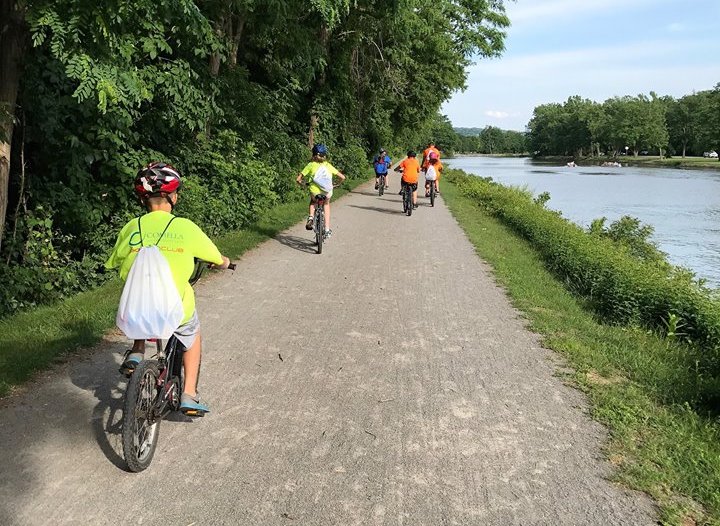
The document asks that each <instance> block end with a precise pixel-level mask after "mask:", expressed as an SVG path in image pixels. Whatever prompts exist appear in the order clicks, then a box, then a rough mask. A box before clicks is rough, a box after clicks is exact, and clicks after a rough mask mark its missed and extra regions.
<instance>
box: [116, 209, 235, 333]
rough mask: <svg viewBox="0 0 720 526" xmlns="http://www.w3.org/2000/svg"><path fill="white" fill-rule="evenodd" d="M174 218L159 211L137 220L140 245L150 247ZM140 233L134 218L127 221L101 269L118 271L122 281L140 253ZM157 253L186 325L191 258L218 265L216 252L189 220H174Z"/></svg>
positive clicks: (191, 308) (191, 297)
mask: <svg viewBox="0 0 720 526" xmlns="http://www.w3.org/2000/svg"><path fill="white" fill-rule="evenodd" d="M173 217H174V216H173V215H172V214H171V213H169V212H165V211H162V210H156V211H155V212H149V213H147V214H145V215H144V216H142V217H140V218H139V220H140V230H141V231H142V245H143V246H150V245H154V244H155V243H156V242H157V240H158V238H159V237H160V234H162V232H163V230H165V227H166V226H167V224H168V222H169V221H170V220H171V219H172V218H173ZM140 243H141V241H140V231H139V230H138V219H137V218H136V219H132V220H131V221H129V222H128V223H127V224H126V225H125V226H124V227H123V228H122V230H120V233H119V234H118V238H117V241H116V242H115V248H113V251H112V254H110V257H109V258H108V260H107V261H106V262H105V268H108V269H113V268H119V269H120V277H121V278H122V279H126V278H127V275H128V273H129V272H130V267H131V266H132V264H133V261H135V257H136V256H137V253H138V252H139V251H140ZM158 248H159V249H160V253H161V254H162V255H163V256H165V259H167V261H168V264H169V265H170V270H171V272H172V275H173V279H174V280H175V286H176V287H177V289H178V292H179V293H180V297H181V298H182V302H183V311H184V313H185V317H184V318H183V321H182V323H186V322H187V321H188V320H189V319H190V318H191V317H192V315H193V313H194V312H195V292H194V291H193V288H192V286H191V285H190V283H188V280H189V279H190V276H192V273H193V270H194V269H195V260H194V258H198V259H202V260H204V261H208V262H210V263H215V264H216V265H222V263H223V259H222V255H221V254H220V251H219V250H218V249H217V247H216V246H215V243H213V242H212V241H211V240H210V238H209V237H207V235H206V234H205V232H203V231H202V230H200V227H199V226H197V225H196V224H195V223H193V222H192V221H190V220H189V219H185V218H183V217H176V218H175V220H174V221H173V222H172V224H171V225H170V227H169V228H168V229H167V231H166V232H165V235H163V236H162V239H160V243H159V244H158Z"/></svg>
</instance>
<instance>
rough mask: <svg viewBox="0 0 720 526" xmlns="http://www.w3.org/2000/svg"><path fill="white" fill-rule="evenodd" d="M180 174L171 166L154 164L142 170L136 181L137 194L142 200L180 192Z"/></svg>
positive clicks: (161, 163) (160, 163) (159, 163)
mask: <svg viewBox="0 0 720 526" xmlns="http://www.w3.org/2000/svg"><path fill="white" fill-rule="evenodd" d="M181 186H182V181H181V180H180V172H179V171H177V169H175V168H174V167H173V166H172V165H171V164H168V163H163V162H153V163H150V164H148V165H147V166H145V167H144V168H141V169H140V170H139V171H138V174H137V178H136V179H135V193H136V194H137V195H138V196H139V197H140V198H141V199H142V198H145V197H159V196H162V195H163V194H164V195H168V194H171V193H173V192H177V191H178V190H180V187H181Z"/></svg>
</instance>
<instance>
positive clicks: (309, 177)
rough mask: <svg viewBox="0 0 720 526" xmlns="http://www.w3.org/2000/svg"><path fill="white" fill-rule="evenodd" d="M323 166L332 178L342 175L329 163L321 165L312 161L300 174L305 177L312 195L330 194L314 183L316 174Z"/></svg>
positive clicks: (325, 162) (324, 162)
mask: <svg viewBox="0 0 720 526" xmlns="http://www.w3.org/2000/svg"><path fill="white" fill-rule="evenodd" d="M321 166H324V167H325V168H326V169H327V170H328V172H330V175H332V176H335V175H337V174H339V173H340V170H338V169H337V168H335V167H334V166H333V165H332V164H330V163H329V162H328V161H323V162H321V163H318V162H316V161H310V162H309V163H307V166H305V168H303V170H302V172H300V173H301V174H302V175H303V177H304V178H305V180H306V181H307V182H308V184H309V185H310V186H309V190H310V193H311V194H312V195H319V194H328V192H326V191H325V190H323V189H322V188H320V186H318V185H317V183H315V182H314V181H313V177H315V173H317V171H318V169H319V168H320V167H321ZM329 193H332V192H329Z"/></svg>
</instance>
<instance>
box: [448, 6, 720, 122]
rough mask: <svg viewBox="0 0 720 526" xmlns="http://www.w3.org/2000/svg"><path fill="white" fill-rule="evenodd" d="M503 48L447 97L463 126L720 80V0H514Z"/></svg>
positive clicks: (682, 91)
mask: <svg viewBox="0 0 720 526" xmlns="http://www.w3.org/2000/svg"><path fill="white" fill-rule="evenodd" d="M506 9H507V12H508V16H509V17H510V20H511V22H512V26H511V27H510V28H509V29H508V31H507V39H506V41H505V47H506V50H505V53H504V54H503V56H502V57H501V58H499V59H492V60H488V59H484V60H480V61H478V62H477V63H476V64H475V65H473V66H471V67H470V69H469V75H468V80H467V86H468V87H467V89H466V90H465V91H464V92H460V93H456V94H455V95H454V96H453V97H452V98H451V99H450V100H449V101H448V102H446V103H445V104H444V105H443V108H442V112H443V113H444V114H446V115H447V116H448V117H449V118H450V120H451V121H452V123H453V124H454V125H455V126H465V127H471V126H477V127H483V126H497V127H499V128H503V129H508V130H523V129H524V128H525V125H526V124H527V122H528V121H529V120H530V118H531V117H532V111H533V109H534V108H535V106H538V105H540V104H545V103H549V102H564V101H565V100H567V98H568V97H570V96H573V95H580V96H581V97H583V98H587V99H591V100H595V101H598V102H602V101H604V100H606V99H608V98H610V97H613V96H616V95H618V96H622V95H637V94H640V93H645V94H648V93H650V91H655V92H656V93H657V94H658V95H671V96H673V97H681V96H683V95H686V94H689V93H692V92H693V91H702V90H706V89H711V88H713V87H714V86H715V85H716V84H717V83H720V22H719V21H720V0H630V1H628V0H622V1H621V0H517V1H515V2H512V1H506Z"/></svg>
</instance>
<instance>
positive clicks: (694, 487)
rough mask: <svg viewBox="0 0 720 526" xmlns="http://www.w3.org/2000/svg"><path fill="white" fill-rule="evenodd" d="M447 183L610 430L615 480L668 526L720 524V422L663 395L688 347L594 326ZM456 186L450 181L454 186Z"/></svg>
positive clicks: (455, 205) (524, 247)
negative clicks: (651, 504) (641, 494)
mask: <svg viewBox="0 0 720 526" xmlns="http://www.w3.org/2000/svg"><path fill="white" fill-rule="evenodd" d="M449 179H451V178H446V180H445V182H446V184H445V186H444V187H443V196H444V199H445V201H446V202H447V203H448V206H449V207H450V209H451V211H452V213H453V214H454V215H455V217H456V219H457V220H458V222H459V223H460V225H461V226H462V227H463V228H464V230H465V232H466V233H467V235H468V238H469V239H470V241H471V242H472V243H473V244H474V245H475V247H476V250H477V252H478V254H479V255H480V256H481V257H482V258H483V259H485V260H486V261H487V262H488V263H489V264H490V265H491V266H492V267H493V269H494V273H495V276H496V279H497V281H498V282H499V283H500V284H502V285H503V286H505V287H506V288H507V291H508V294H509V296H510V297H511V300H512V302H513V304H514V305H515V306H516V307H517V308H518V309H519V310H521V311H522V312H523V313H524V314H525V315H526V317H527V319H528V322H529V325H530V327H531V329H532V330H533V331H535V332H537V333H538V334H540V335H541V337H542V339H543V344H544V346H546V347H547V348H550V349H553V350H555V351H558V352H560V353H562V354H563V355H564V356H565V357H566V358H567V360H568V362H569V364H570V365H571V367H572V369H573V372H572V373H568V376H569V378H568V380H569V381H571V382H572V383H573V384H575V385H576V386H578V387H579V388H581V389H582V390H584V391H585V392H586V393H587V394H588V397H589V399H590V403H591V407H592V414H593V416H594V417H595V418H596V419H597V420H599V421H600V422H602V423H604V424H605V425H606V426H607V427H608V428H609V430H610V440H609V442H608V443H607V444H606V447H605V451H606V454H607V456H608V458H609V459H610V461H611V462H612V463H613V464H614V465H616V466H617V467H618V471H617V475H616V480H617V481H618V482H620V483H622V484H624V485H627V486H628V487H631V488H635V489H639V490H642V491H645V492H647V493H648V494H650V495H651V496H652V497H653V498H655V499H656V501H657V502H658V504H659V506H660V510H661V518H662V521H663V523H666V524H714V525H720V422H719V421H718V420H717V419H716V418H715V419H713V418H711V417H706V416H703V415H699V414H697V413H695V412H694V411H693V410H691V409H690V408H689V407H688V406H687V405H684V404H671V403H667V401H666V399H665V396H664V394H665V392H666V391H673V390H674V389H673V385H672V384H673V382H678V381H684V379H686V378H688V377H689V376H691V375H692V374H695V372H694V371H689V370H682V369H680V367H685V368H687V366H686V365H682V364H686V362H687V360H685V359H684V357H683V353H684V349H683V347H681V346H679V345H674V344H671V343H669V342H668V341H666V340H664V339H662V338H660V337H658V336H656V335H654V334H651V333H648V332H647V331H642V330H639V329H635V328H629V327H619V326H609V325H605V324H603V323H601V322H600V321H598V320H596V319H595V318H594V317H593V315H592V314H591V313H589V312H588V311H587V310H586V309H584V308H583V304H582V302H581V301H579V300H578V299H576V298H575V297H573V296H572V295H571V294H570V293H569V292H568V291H567V290H566V289H565V288H564V287H563V286H562V284H561V283H560V282H559V281H558V280H556V279H555V278H554V277H553V276H552V275H551V274H550V273H549V272H548V271H547V270H546V269H545V267H544V265H543V263H542V261H541V260H540V259H539V257H538V255H537V254H536V252H535V251H534V250H533V248H532V247H531V246H530V245H529V244H528V243H527V242H526V241H525V240H524V239H522V238H520V237H518V236H517V235H516V234H515V233H514V232H513V231H511V230H510V229H509V228H507V227H506V226H505V225H503V224H501V223H500V222H499V221H498V220H496V219H494V218H492V217H489V216H488V215H487V214H485V212H483V211H482V210H481V209H480V208H479V207H478V206H477V205H476V204H474V203H473V202H472V201H470V200H469V199H468V198H466V197H464V196H461V195H460V194H459V191H458V188H457V187H456V186H455V185H453V184H451V181H450V180H449ZM449 183H450V184H449Z"/></svg>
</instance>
